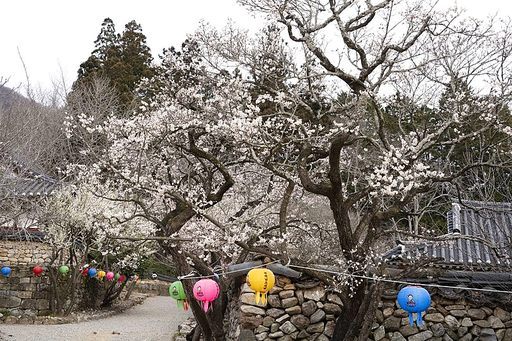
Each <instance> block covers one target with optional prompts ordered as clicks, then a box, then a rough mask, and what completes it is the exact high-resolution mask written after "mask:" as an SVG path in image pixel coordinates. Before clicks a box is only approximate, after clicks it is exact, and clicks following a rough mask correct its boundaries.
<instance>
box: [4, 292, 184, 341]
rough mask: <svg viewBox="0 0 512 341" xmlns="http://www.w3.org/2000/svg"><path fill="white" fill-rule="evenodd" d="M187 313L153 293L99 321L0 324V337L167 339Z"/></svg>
mask: <svg viewBox="0 0 512 341" xmlns="http://www.w3.org/2000/svg"><path fill="white" fill-rule="evenodd" d="M189 314H190V313H184V312H183V311H182V310H179V309H178V308H177V307H176V303H175V301H174V300H172V299H171V298H170V297H164V296H156V297H149V298H147V299H146V301H145V302H144V303H143V304H141V305H138V306H136V307H134V308H132V309H129V310H127V311H125V312H123V313H121V314H118V315H115V316H112V317H108V318H105V319H100V320H94V321H87V322H81V323H74V324H61V325H16V324H14V325H1V324H0V332H1V334H0V340H4V339H5V340H6V341H14V340H16V341H47V340H48V341H53V340H73V341H75V340H87V341H93V340H94V341H110V340H116V341H117V340H123V341H125V340H134V341H135V340H137V341H143V340H144V341H160V340H165V341H169V340H171V336H172V335H173V334H174V332H175V331H176V330H177V327H178V324H179V323H181V322H182V321H184V320H185V319H186V318H187V317H188V316H189ZM2 337H3V339H2Z"/></svg>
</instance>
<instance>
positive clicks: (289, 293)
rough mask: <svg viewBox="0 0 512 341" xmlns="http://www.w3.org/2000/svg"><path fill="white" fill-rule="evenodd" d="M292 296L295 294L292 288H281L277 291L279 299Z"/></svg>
mask: <svg viewBox="0 0 512 341" xmlns="http://www.w3.org/2000/svg"><path fill="white" fill-rule="evenodd" d="M294 296H295V291H293V290H283V291H281V292H279V297H280V298H281V299H283V298H290V297H294Z"/></svg>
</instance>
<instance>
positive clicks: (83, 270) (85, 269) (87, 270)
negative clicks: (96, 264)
mask: <svg viewBox="0 0 512 341" xmlns="http://www.w3.org/2000/svg"><path fill="white" fill-rule="evenodd" d="M88 275H89V268H88V267H87V268H83V269H82V276H84V277H87V276H88Z"/></svg>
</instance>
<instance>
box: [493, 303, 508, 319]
mask: <svg viewBox="0 0 512 341" xmlns="http://www.w3.org/2000/svg"><path fill="white" fill-rule="evenodd" d="M494 316H496V317H497V318H499V319H500V320H501V322H507V321H508V320H510V313H509V312H508V311H506V310H503V309H501V308H500V307H498V308H495V309H494Z"/></svg>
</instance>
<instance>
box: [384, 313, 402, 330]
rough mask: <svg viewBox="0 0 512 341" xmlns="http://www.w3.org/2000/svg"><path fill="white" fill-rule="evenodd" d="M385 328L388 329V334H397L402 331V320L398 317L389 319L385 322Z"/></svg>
mask: <svg viewBox="0 0 512 341" xmlns="http://www.w3.org/2000/svg"><path fill="white" fill-rule="evenodd" d="M383 325H384V328H385V329H386V332H396V331H398V330H399V329H400V326H401V325H402V319H400V318H398V317H394V316H391V317H388V318H387V319H385V320H384V323H383Z"/></svg>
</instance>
